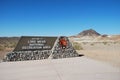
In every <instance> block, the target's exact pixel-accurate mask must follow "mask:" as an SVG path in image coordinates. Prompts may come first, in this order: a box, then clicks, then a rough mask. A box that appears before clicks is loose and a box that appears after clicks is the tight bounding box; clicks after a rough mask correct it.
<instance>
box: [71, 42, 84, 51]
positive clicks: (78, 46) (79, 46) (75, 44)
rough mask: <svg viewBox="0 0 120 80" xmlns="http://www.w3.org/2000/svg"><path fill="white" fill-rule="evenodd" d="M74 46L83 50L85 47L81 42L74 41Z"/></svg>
mask: <svg viewBox="0 0 120 80" xmlns="http://www.w3.org/2000/svg"><path fill="white" fill-rule="evenodd" d="M73 47H74V48H75V49H76V50H83V47H82V46H81V44H80V43H77V42H73Z"/></svg>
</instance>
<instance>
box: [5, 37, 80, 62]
mask: <svg viewBox="0 0 120 80" xmlns="http://www.w3.org/2000/svg"><path fill="white" fill-rule="evenodd" d="M77 56H79V55H78V53H77V52H76V51H75V49H74V48H73V47H72V44H71V43H70V42H69V40H68V38H67V37H34V36H31V37H28V36H27V37H26V36H24V37H21V39H20V40H19V42H18V44H17V46H16V48H15V49H14V50H13V52H11V53H8V54H7V55H6V56H5V59H4V61H25V60H40V59H48V58H51V59H58V58H68V57H77Z"/></svg>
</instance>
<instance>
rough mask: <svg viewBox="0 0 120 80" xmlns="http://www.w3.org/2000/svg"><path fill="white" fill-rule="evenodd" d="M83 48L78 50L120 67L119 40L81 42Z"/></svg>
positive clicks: (92, 57) (95, 58)
mask: <svg viewBox="0 0 120 80" xmlns="http://www.w3.org/2000/svg"><path fill="white" fill-rule="evenodd" d="M79 43H80V44H81V46H82V47H83V50H78V52H79V53H82V54H84V55H85V56H87V57H88V58H91V59H94V60H99V61H103V62H107V63H109V64H111V65H113V66H117V67H119V68H120V43H118V42H83V43H81V42H79Z"/></svg>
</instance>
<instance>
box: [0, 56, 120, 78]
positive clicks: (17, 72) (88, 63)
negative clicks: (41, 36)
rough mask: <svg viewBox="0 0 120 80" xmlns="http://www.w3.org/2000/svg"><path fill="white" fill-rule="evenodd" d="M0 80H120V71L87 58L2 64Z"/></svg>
mask: <svg viewBox="0 0 120 80" xmlns="http://www.w3.org/2000/svg"><path fill="white" fill-rule="evenodd" d="M0 80H120V69H119V68H117V67H112V66H110V65H108V64H105V63H102V62H99V61H95V60H92V59H88V58H86V57H76V58H65V59H52V60H51V59H46V60H34V61H18V62H2V63H0Z"/></svg>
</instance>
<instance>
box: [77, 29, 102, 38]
mask: <svg viewBox="0 0 120 80" xmlns="http://www.w3.org/2000/svg"><path fill="white" fill-rule="evenodd" d="M78 35H79V36H100V35H101V34H100V33H98V32H96V31H95V30H93V29H88V30H84V31H82V32H80V33H79V34H78Z"/></svg>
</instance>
